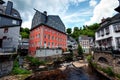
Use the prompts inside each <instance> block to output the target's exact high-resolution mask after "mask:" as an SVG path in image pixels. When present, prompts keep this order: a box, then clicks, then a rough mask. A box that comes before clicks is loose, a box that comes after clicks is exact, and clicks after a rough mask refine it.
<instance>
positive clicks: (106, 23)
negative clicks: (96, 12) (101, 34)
mask: <svg viewBox="0 0 120 80" xmlns="http://www.w3.org/2000/svg"><path fill="white" fill-rule="evenodd" d="M115 23H120V13H118V14H116V15H114V16H113V17H111V18H107V19H105V21H103V22H101V23H100V27H99V28H98V29H97V31H99V30H100V29H102V28H105V27H107V26H109V25H111V24H115Z"/></svg>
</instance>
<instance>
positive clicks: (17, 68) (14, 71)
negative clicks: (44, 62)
mask: <svg viewBox="0 0 120 80" xmlns="http://www.w3.org/2000/svg"><path fill="white" fill-rule="evenodd" d="M30 73H31V71H28V70H26V69H22V68H20V65H19V63H18V61H17V59H15V61H14V63H13V69H12V74H30Z"/></svg>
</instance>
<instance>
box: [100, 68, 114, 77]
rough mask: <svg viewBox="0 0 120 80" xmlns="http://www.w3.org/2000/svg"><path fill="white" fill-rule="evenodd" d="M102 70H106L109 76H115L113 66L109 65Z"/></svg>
mask: <svg viewBox="0 0 120 80" xmlns="http://www.w3.org/2000/svg"><path fill="white" fill-rule="evenodd" d="M102 71H103V72H105V73H106V74H108V75H109V76H115V74H114V72H113V71H112V68H111V67H107V68H105V69H104V68H102Z"/></svg>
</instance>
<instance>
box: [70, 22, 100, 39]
mask: <svg viewBox="0 0 120 80" xmlns="http://www.w3.org/2000/svg"><path fill="white" fill-rule="evenodd" d="M99 26H100V25H99V24H97V23H95V24H92V25H89V26H83V28H82V27H80V28H78V27H74V29H73V33H71V36H72V37H73V38H75V39H76V40H78V37H79V36H80V35H87V36H89V37H95V31H96V30H97V29H98V28H99Z"/></svg>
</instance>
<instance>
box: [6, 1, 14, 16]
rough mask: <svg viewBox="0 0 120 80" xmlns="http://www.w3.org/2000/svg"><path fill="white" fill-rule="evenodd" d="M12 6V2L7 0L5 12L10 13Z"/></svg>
mask: <svg viewBox="0 0 120 80" xmlns="http://www.w3.org/2000/svg"><path fill="white" fill-rule="evenodd" d="M12 7H13V3H12V2H10V1H8V3H7V6H6V11H5V14H8V15H11V12H12Z"/></svg>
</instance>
